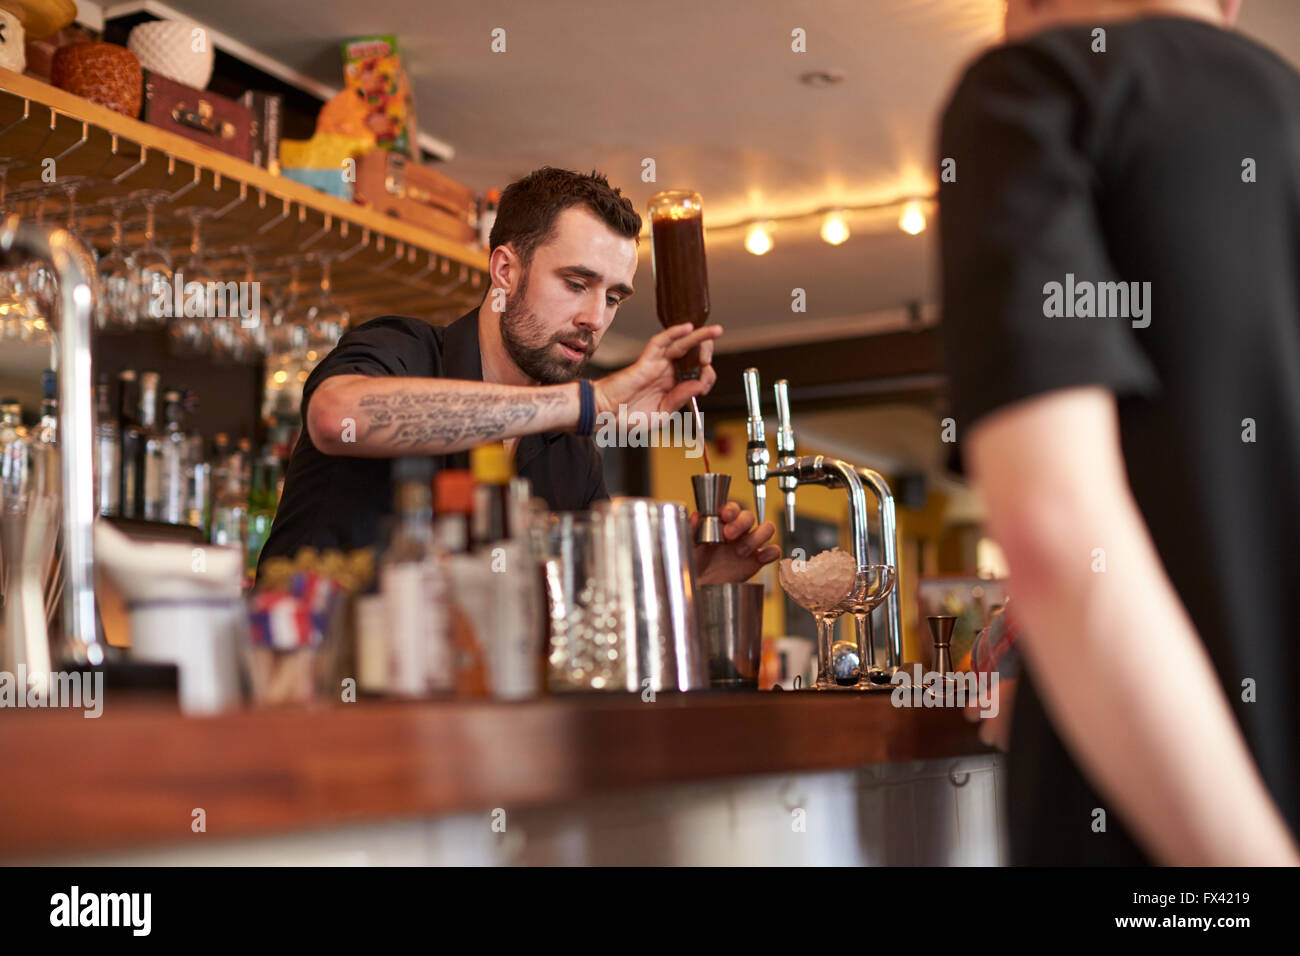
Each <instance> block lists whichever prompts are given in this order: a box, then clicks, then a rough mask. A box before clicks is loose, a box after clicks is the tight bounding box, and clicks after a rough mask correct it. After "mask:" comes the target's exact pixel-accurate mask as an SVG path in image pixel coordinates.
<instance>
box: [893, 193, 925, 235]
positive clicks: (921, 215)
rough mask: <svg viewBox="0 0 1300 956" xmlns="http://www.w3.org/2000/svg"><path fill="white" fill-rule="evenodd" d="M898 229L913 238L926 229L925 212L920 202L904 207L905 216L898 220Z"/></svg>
mask: <svg viewBox="0 0 1300 956" xmlns="http://www.w3.org/2000/svg"><path fill="white" fill-rule="evenodd" d="M898 228H899V229H902V230H903V232H906V233H908V234H909V235H913V236H915V235H916V234H917V233H919V232H921V231H922V230H923V229H925V210H923V209H922V208H921V204H920V203H919V202H916V201H915V200H913V201H912V202H910V203H908V204H907V205H906V206H904V207H903V215H902V216H900V217H899V219H898Z"/></svg>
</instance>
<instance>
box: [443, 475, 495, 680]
mask: <svg viewBox="0 0 1300 956" xmlns="http://www.w3.org/2000/svg"><path fill="white" fill-rule="evenodd" d="M433 505H434V514H435V515H436V516H437V517H436V518H435V519H434V520H435V535H436V538H437V541H438V548H439V551H440V552H441V555H442V564H443V568H444V569H445V571H446V576H447V582H448V584H449V585H450V590H449V592H448V595H447V613H448V615H449V618H448V633H449V640H450V642H451V647H452V653H453V656H454V660H455V669H456V696H457V697H458V698H461V699H465V700H476V699H479V698H484V697H487V696H488V673H487V653H486V648H485V647H484V646H483V641H482V638H481V637H480V635H479V632H478V628H477V627H476V621H475V613H474V612H475V611H476V610H480V611H482V610H483V609H486V608H487V607H488V605H489V604H490V602H491V601H492V600H493V598H494V595H493V593H492V592H493V580H492V579H493V575H492V568H491V566H490V560H491V559H490V558H485V557H483V556H481V555H476V554H473V553H472V551H471V528H472V527H473V519H474V476H473V475H472V474H471V473H470V472H469V471H466V470H463V469H459V468H444V469H442V470H441V471H439V472H438V474H437V475H436V476H435V477H434V481H433Z"/></svg>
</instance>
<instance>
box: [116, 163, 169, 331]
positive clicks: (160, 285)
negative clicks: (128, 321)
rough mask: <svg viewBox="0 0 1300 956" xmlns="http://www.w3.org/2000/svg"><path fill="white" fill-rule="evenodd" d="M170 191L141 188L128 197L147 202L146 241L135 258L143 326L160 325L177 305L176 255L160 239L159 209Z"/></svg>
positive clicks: (139, 306) (137, 300)
mask: <svg viewBox="0 0 1300 956" xmlns="http://www.w3.org/2000/svg"><path fill="white" fill-rule="evenodd" d="M166 196H167V193H166V192H164V191H163V190H160V189H140V190H136V191H135V192H133V193H131V195H130V196H128V197H127V199H129V200H130V201H131V202H135V203H142V204H143V205H144V245H142V246H141V247H140V248H139V249H137V250H136V251H135V252H134V253H133V254H132V257H131V258H132V259H133V260H134V262H135V301H136V303H137V307H138V310H139V311H138V312H137V320H138V324H139V325H141V326H158V325H163V324H164V323H166V321H167V316H168V315H169V314H170V312H171V311H173V309H174V303H173V302H172V298H173V297H172V258H171V256H170V255H168V253H167V250H166V249H164V248H163V247H162V246H160V245H159V244H158V242H157V233H156V230H155V227H156V225H157V209H158V204H159V203H161V202H162V201H163V199H165V198H166Z"/></svg>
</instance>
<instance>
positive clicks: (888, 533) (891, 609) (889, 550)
mask: <svg viewBox="0 0 1300 956" xmlns="http://www.w3.org/2000/svg"><path fill="white" fill-rule="evenodd" d="M858 475H859V477H861V478H862V482H863V484H865V485H866V486H867V488H869V489H870V490H871V493H872V495H874V496H875V499H876V515H877V517H878V519H879V521H880V540H881V548H880V563H881V564H889V565H893V567H894V568H895V573H897V568H898V520H897V517H896V516H895V514H894V493H893V492H892V491H891V490H890V488H889V483H888V482H887V481H885V479H884V477H883V476H882V475H881V474H880V473H879V472H876V471H872V470H871V469H870V468H859V469H858ZM901 590H902V589H901V588H900V587H899V586H898V584H897V583H895V585H894V589H893V590H892V591H890V592H889V597H887V598H885V629H886V631H887V637H888V640H887V641H886V643H885V665H886V667H887V668H888V669H889V670H890V671H891V672H892V671H893V670H894V669H895V668H897V667H900V666H902V663H903V623H902V622H903V616H902V610H901V601H900V600H899V593H900V591H901ZM870 628H871V617H870V615H868V617H867V629H868V630H867V632H868V634H870Z"/></svg>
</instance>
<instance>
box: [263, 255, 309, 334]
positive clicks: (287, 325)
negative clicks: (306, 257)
mask: <svg viewBox="0 0 1300 956" xmlns="http://www.w3.org/2000/svg"><path fill="white" fill-rule="evenodd" d="M302 262H303V260H301V259H292V260H290V261H289V285H288V289H287V291H286V292H285V295H284V299H283V301H282V303H281V306H280V308H279V309H277V310H276V312H275V315H274V316H272V319H271V326H272V328H271V342H272V348H274V350H275V351H276V352H278V353H283V354H285V355H287V356H290V357H292V358H295V359H304V358H306V356H307V350H308V348H309V331H308V330H309V324H308V322H309V320H308V316H307V310H306V309H305V308H304V307H303V305H302V302H301V300H300V299H299V298H298V287H299V279H300V276H301V273H302Z"/></svg>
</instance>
